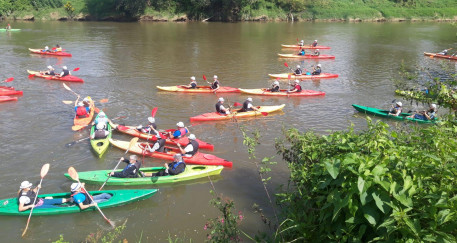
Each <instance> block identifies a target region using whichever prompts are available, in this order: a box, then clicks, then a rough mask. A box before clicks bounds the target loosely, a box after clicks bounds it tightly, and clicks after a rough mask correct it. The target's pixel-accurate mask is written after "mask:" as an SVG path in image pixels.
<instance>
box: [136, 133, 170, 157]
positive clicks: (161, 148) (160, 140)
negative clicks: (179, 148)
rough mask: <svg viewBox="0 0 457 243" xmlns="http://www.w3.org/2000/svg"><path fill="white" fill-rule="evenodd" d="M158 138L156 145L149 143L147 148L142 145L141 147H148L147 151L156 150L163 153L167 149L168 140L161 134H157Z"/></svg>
mask: <svg viewBox="0 0 457 243" xmlns="http://www.w3.org/2000/svg"><path fill="white" fill-rule="evenodd" d="M155 136H156V138H157V140H156V142H155V143H154V145H152V148H151V146H150V145H149V143H148V144H147V146H146V148H145V147H143V146H141V145H140V147H141V148H142V149H146V150H147V151H149V152H151V153H154V152H161V153H163V152H164V151H165V142H166V141H167V140H166V139H165V138H162V136H160V134H157V135H155Z"/></svg>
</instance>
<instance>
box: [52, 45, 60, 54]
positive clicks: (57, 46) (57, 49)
mask: <svg viewBox="0 0 457 243" xmlns="http://www.w3.org/2000/svg"><path fill="white" fill-rule="evenodd" d="M52 49H53V50H54V52H59V51H62V47H60V45H59V44H57V45H56V47H54V48H52Z"/></svg>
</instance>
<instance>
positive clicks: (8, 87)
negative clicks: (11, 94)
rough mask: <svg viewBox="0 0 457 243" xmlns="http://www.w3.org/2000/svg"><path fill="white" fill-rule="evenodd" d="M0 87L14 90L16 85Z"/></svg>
mask: <svg viewBox="0 0 457 243" xmlns="http://www.w3.org/2000/svg"><path fill="white" fill-rule="evenodd" d="M0 89H10V90H14V87H10V86H0Z"/></svg>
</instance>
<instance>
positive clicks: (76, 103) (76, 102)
mask: <svg viewBox="0 0 457 243" xmlns="http://www.w3.org/2000/svg"><path fill="white" fill-rule="evenodd" d="M79 98H81V96H80V95H78V98H77V99H76V101H75V107H76V106H77V105H78V101H79Z"/></svg>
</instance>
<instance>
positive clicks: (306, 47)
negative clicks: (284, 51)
mask: <svg viewBox="0 0 457 243" xmlns="http://www.w3.org/2000/svg"><path fill="white" fill-rule="evenodd" d="M281 46H282V48H295V49H322V50H328V49H330V46H311V45H305V46H299V45H284V44H282V45H281Z"/></svg>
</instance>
